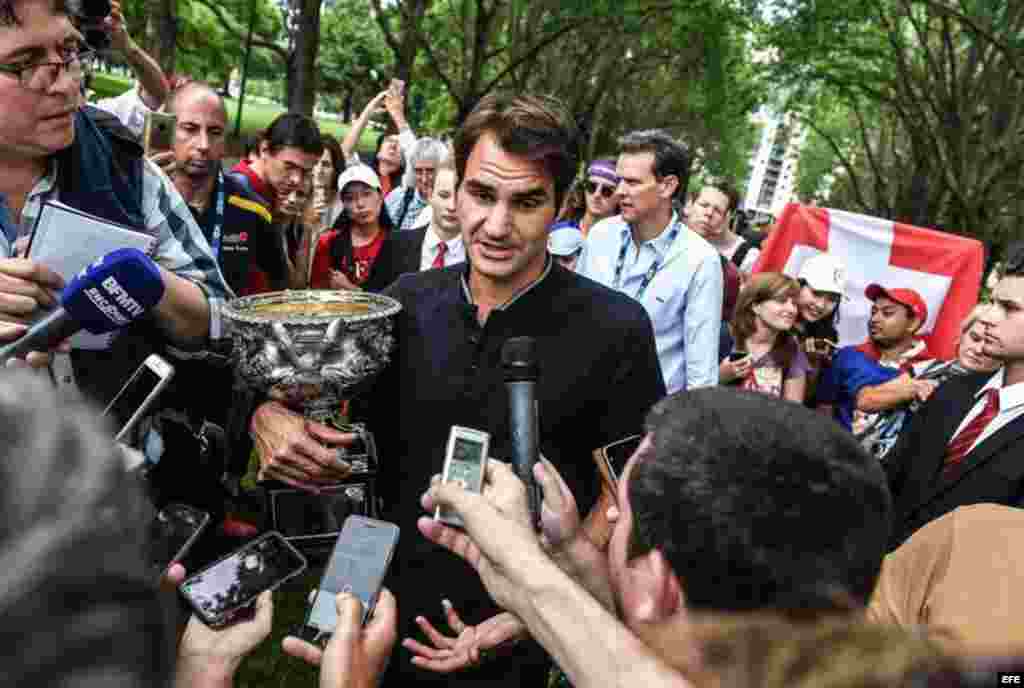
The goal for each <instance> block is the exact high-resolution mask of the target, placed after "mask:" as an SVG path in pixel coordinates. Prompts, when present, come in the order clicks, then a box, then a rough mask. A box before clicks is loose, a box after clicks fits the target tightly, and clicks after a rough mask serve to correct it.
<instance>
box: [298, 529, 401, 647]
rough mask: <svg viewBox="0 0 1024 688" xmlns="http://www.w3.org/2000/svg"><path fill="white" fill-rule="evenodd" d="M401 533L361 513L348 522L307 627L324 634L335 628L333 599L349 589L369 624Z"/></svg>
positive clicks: (336, 614)
mask: <svg viewBox="0 0 1024 688" xmlns="http://www.w3.org/2000/svg"><path fill="white" fill-rule="evenodd" d="M398 533H399V529H398V526H396V525H395V524H393V523H387V522H385V521H377V520H374V519H370V518H363V517H360V516H352V517H349V519H348V520H346V521H345V527H344V528H342V530H341V535H339V536H338V542H337V543H336V544H335V546H334V551H333V552H332V553H331V561H330V562H329V563H328V564H327V570H326V571H324V577H323V578H322V579H321V581H320V587H319V588H318V589H317V594H316V598H315V599H314V600H313V604H312V606H311V607H310V609H309V614H308V615H307V617H306V625H307V626H311V627H312V628H315V629H316V630H317V631H320V632H321V633H332V632H333V631H334V628H335V627H336V626H337V625H338V613H337V608H336V607H335V603H334V598H335V596H336V595H337V594H338V593H340V592H350V593H352V594H353V595H355V596H356V597H358V598H359V600H360V601H361V602H362V603H363V623H366V619H367V618H368V617H369V615H370V613H371V612H372V611H373V608H374V606H375V605H376V603H377V593H378V592H379V591H380V586H381V584H382V583H383V582H384V575H385V574H386V573H387V570H388V565H389V564H390V563H391V555H392V553H393V551H394V548H395V545H396V544H397V543H398Z"/></svg>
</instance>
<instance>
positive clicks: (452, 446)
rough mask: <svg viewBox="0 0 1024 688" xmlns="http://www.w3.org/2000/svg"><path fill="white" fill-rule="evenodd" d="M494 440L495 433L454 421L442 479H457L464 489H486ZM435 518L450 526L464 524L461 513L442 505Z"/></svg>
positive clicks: (453, 480) (447, 480)
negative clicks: (488, 432) (490, 449)
mask: <svg viewBox="0 0 1024 688" xmlns="http://www.w3.org/2000/svg"><path fill="white" fill-rule="evenodd" d="M490 443H491V436H490V435H489V434H487V433H486V432H483V431H482V430H474V429H473V428H464V427H462V426H459V425H453V426H452V429H451V431H450V432H449V434H448V449H447V451H446V452H445V458H444V471H443V472H442V473H441V482H443V483H449V482H456V483H458V484H459V485H460V486H461V487H462V488H463V489H466V490H469V491H471V492H476V493H477V494H479V493H481V492H482V491H483V489H484V475H485V473H486V471H487V451H488V449H489V448H490ZM434 518H435V519H436V520H438V521H441V522H442V523H447V524H448V525H450V526H455V527H458V528H461V527H462V519H461V518H459V515H458V514H455V513H452V512H449V511H447V510H445V509H442V508H441V507H438V508H437V510H436V511H435V512H434Z"/></svg>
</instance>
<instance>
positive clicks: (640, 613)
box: [631, 548, 684, 622]
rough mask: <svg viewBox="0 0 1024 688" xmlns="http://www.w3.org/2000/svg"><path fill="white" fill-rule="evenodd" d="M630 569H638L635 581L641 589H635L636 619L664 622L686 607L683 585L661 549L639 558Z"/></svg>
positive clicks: (653, 550) (655, 549)
mask: <svg viewBox="0 0 1024 688" xmlns="http://www.w3.org/2000/svg"><path fill="white" fill-rule="evenodd" d="M631 568H633V569H634V571H635V576H634V579H633V581H632V582H633V583H634V584H635V585H637V586H638V587H639V588H640V589H638V590H636V591H635V592H636V593H637V594H636V603H637V604H636V608H635V612H634V615H635V616H636V617H637V619H639V620H640V621H646V622H658V621H663V620H665V619H667V618H668V617H670V616H673V615H675V614H676V613H677V612H679V611H680V610H681V609H683V606H684V599H683V587H682V584H681V583H680V580H679V577H678V576H677V575H676V573H675V571H673V570H672V567H671V565H669V563H668V559H666V558H665V555H664V554H663V553H662V551H661V550H660V549H658V548H654V549H652V550H651V551H649V552H648V553H647V554H645V555H643V556H641V557H637V558H636V559H635V560H634V561H633V563H632V564H631Z"/></svg>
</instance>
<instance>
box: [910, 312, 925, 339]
mask: <svg viewBox="0 0 1024 688" xmlns="http://www.w3.org/2000/svg"><path fill="white" fill-rule="evenodd" d="M922 327H924V321H923V320H921V318H918V317H917V316H914V317H913V319H912V320H911V321H910V332H911V333H912V334H915V335H916V334H917V333H918V331H920V329H921V328H922Z"/></svg>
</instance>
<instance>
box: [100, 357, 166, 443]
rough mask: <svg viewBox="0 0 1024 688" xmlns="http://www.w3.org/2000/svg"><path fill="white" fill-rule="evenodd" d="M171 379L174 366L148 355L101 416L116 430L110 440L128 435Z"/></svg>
mask: <svg viewBox="0 0 1024 688" xmlns="http://www.w3.org/2000/svg"><path fill="white" fill-rule="evenodd" d="M172 377H174V366H172V365H171V364H170V363H168V362H167V361H166V360H164V359H163V358H162V357H161V356H158V355H157V354H151V355H150V356H148V357H147V358H146V360H145V361H143V362H142V365H140V366H139V367H138V368H137V369H136V370H135V372H134V373H132V376H131V377H130V378H128V382H126V383H125V385H124V387H122V388H121V391H120V392H118V393H117V396H115V397H114V399H113V401H111V402H110V403H109V404H108V405H107V408H106V409H104V410H103V415H104V417H107V416H109V417H110V418H112V419H113V421H114V423H115V425H116V426H117V427H119V428H120V430H118V432H117V435H116V436H115V437H114V439H115V440H116V441H118V442H120V441H121V440H122V439H124V438H125V437H127V436H128V433H130V432H131V430H132V428H134V427H135V424H136V423H138V422H139V420H141V419H142V417H143V416H145V415H146V412H147V411H148V410H149V408H150V406H152V405H153V402H154V401H156V398H157V397H158V396H160V392H162V391H163V390H164V388H165V387H167V384H168V383H169V382H170V381H171V378H172Z"/></svg>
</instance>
